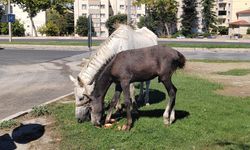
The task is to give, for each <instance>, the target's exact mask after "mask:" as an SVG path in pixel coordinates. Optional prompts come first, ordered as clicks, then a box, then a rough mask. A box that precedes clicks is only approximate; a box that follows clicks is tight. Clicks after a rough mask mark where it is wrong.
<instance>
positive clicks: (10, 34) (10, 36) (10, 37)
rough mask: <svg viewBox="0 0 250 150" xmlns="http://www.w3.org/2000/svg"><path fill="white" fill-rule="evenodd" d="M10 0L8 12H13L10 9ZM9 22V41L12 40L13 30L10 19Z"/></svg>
mask: <svg viewBox="0 0 250 150" xmlns="http://www.w3.org/2000/svg"><path fill="white" fill-rule="evenodd" d="M10 8H11V7H10V0H8V14H11V11H10ZM8 22H9V42H12V31H11V22H10V21H9V20H8Z"/></svg>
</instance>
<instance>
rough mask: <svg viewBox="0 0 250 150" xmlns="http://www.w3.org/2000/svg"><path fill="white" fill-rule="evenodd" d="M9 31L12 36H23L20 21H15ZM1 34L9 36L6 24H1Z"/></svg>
mask: <svg viewBox="0 0 250 150" xmlns="http://www.w3.org/2000/svg"><path fill="white" fill-rule="evenodd" d="M11 29H12V34H13V36H24V35H25V29H24V25H23V24H22V23H21V22H20V20H16V21H15V22H14V23H12V28H11ZM1 33H2V34H5V35H7V34H9V26H8V23H1Z"/></svg>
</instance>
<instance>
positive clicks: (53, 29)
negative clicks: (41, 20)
mask: <svg viewBox="0 0 250 150" xmlns="http://www.w3.org/2000/svg"><path fill="white" fill-rule="evenodd" d="M45 33H46V35H48V36H58V35H59V27H58V26H57V25H56V24H54V23H53V22H51V21H49V22H48V23H46V32H45Z"/></svg>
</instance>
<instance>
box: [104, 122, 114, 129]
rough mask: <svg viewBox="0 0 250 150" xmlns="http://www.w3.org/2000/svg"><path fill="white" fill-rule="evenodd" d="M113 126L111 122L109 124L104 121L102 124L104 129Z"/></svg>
mask: <svg viewBox="0 0 250 150" xmlns="http://www.w3.org/2000/svg"><path fill="white" fill-rule="evenodd" d="M112 126H113V124H111V123H106V124H105V125H104V128H105V129H108V128H111V127H112Z"/></svg>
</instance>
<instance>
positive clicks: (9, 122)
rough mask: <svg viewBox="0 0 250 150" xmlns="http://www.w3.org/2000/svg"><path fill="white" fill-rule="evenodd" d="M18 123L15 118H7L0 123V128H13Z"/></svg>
mask: <svg viewBox="0 0 250 150" xmlns="http://www.w3.org/2000/svg"><path fill="white" fill-rule="evenodd" d="M17 125H18V123H17V122H16V121H15V120H6V121H3V122H1V123H0V129H6V128H12V127H15V126H17Z"/></svg>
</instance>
